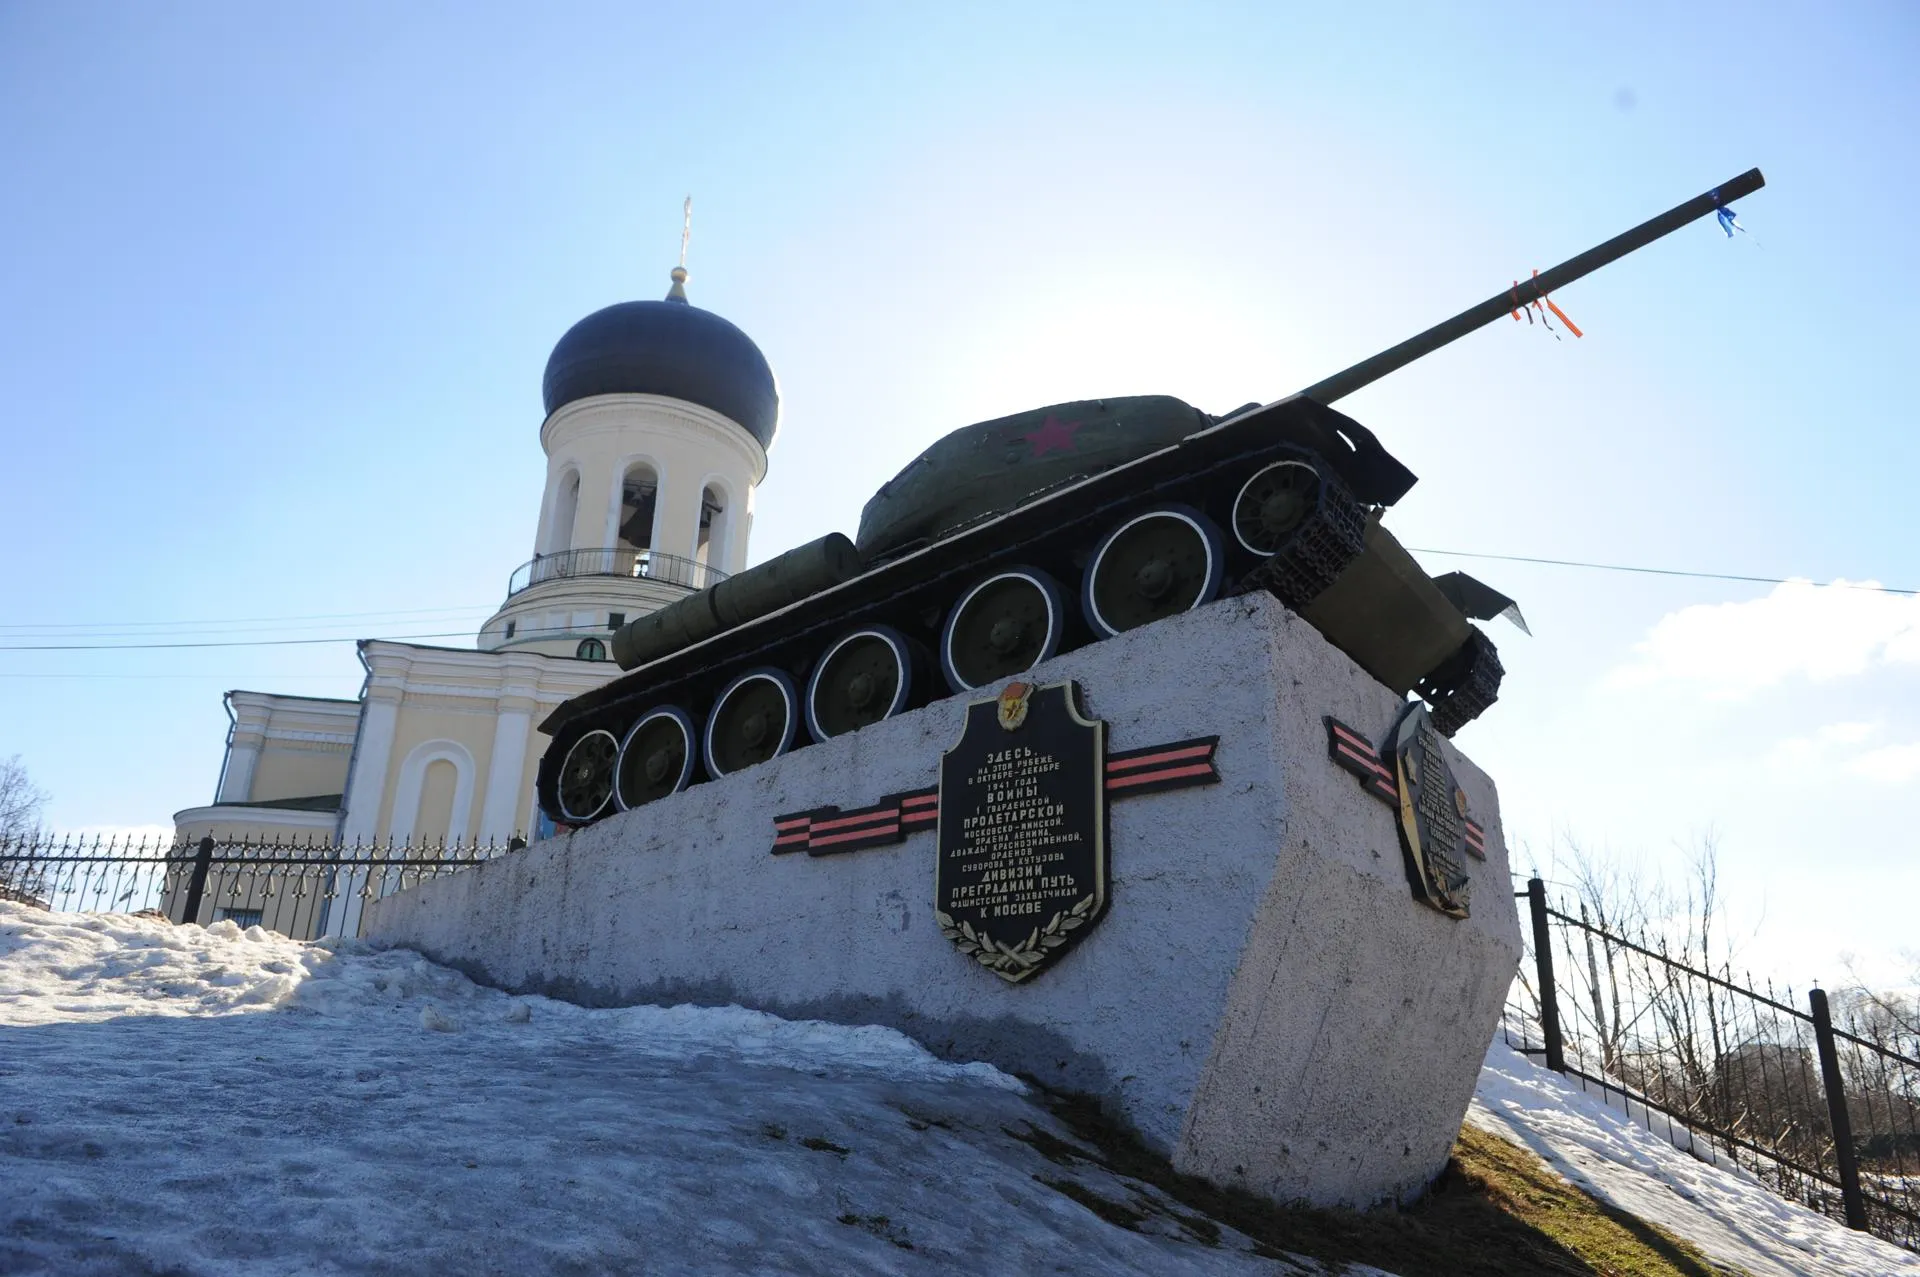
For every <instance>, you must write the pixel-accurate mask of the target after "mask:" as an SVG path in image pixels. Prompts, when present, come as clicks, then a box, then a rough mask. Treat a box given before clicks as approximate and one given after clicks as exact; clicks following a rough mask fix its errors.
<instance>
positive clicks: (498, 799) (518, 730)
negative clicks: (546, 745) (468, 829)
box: [480, 695, 533, 843]
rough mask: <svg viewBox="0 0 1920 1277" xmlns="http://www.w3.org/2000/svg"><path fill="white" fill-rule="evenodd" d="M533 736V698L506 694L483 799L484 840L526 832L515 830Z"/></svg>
mask: <svg viewBox="0 0 1920 1277" xmlns="http://www.w3.org/2000/svg"><path fill="white" fill-rule="evenodd" d="M532 735H533V697H532V696H531V695H502V696H501V697H500V717H499V718H497V719H495V720H494V724H493V756H492V761H491V762H489V763H488V764H487V792H486V795H485V797H484V798H482V799H481V808H480V839H481V841H483V842H494V843H505V842H506V841H507V839H509V838H511V837H513V836H514V835H515V834H518V833H525V832H526V831H525V830H521V829H515V828H514V821H515V819H516V818H517V817H518V815H519V813H520V776H521V774H522V773H523V772H524V771H525V770H526V765H527V740H528V738H529V737H531V736H532Z"/></svg>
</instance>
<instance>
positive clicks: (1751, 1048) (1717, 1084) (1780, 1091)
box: [1504, 878, 1920, 1250]
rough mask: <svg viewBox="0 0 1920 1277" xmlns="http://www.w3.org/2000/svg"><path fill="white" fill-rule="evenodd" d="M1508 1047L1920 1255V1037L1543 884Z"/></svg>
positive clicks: (1649, 1123)
mask: <svg viewBox="0 0 1920 1277" xmlns="http://www.w3.org/2000/svg"><path fill="white" fill-rule="evenodd" d="M1515 894H1516V895H1517V896H1518V897H1519V898H1520V899H1523V900H1526V901H1527V902H1528V905H1529V909H1530V912H1531V914H1532V922H1533V925H1532V928H1531V934H1530V935H1528V937H1527V949H1528V953H1527V957H1526V960H1525V961H1523V962H1522V963H1521V967H1520V975H1519V978H1518V979H1516V980H1515V981H1514V985H1513V991H1512V992H1511V994H1510V995H1509V997H1508V1001H1507V1014H1506V1018H1505V1029H1504V1032H1505V1036H1506V1041H1507V1044H1508V1045H1510V1046H1512V1047H1514V1048H1516V1049H1518V1050H1520V1051H1523V1052H1525V1053H1527V1054H1528V1055H1533V1056H1538V1057H1540V1058H1541V1059H1542V1061H1543V1062H1544V1063H1546V1064H1547V1065H1548V1066H1549V1067H1552V1068H1556V1069H1558V1070H1559V1071H1560V1072H1562V1073H1564V1074H1566V1075H1567V1076H1568V1077H1570V1078H1574V1079H1577V1080H1578V1081H1579V1082H1580V1084H1581V1085H1582V1087H1583V1088H1585V1089H1587V1090H1588V1091H1591V1092H1594V1093H1596V1094H1597V1095H1599V1096H1600V1097H1602V1098H1603V1099H1604V1100H1605V1101H1606V1102H1607V1103H1609V1104H1611V1105H1612V1106H1614V1107H1615V1108H1619V1109H1621V1110H1623V1111H1624V1112H1626V1113H1627V1114H1628V1115H1629V1116H1631V1117H1632V1118H1634V1119H1635V1120H1637V1121H1639V1122H1642V1123H1643V1124H1645V1126H1646V1127H1647V1129H1649V1130H1652V1131H1656V1132H1658V1133H1659V1134H1661V1135H1662V1136H1664V1137H1666V1138H1668V1139H1670V1140H1671V1141H1673V1142H1674V1143H1675V1144H1676V1145H1678V1146H1679V1147H1681V1148H1683V1149H1686V1150H1687V1151H1689V1152H1691V1153H1693V1154H1694V1155H1695V1156H1696V1157H1699V1158H1701V1159H1702V1160H1704V1161H1710V1162H1715V1163H1731V1164H1732V1165H1735V1166H1738V1167H1740V1168H1742V1169H1744V1170H1746V1171H1749V1172H1751V1173H1752V1174H1753V1175H1754V1176H1756V1177H1757V1178H1758V1179H1760V1180H1761V1181H1762V1182H1763V1183H1765V1184H1766V1185H1767V1186H1768V1187H1770V1188H1771V1189H1773V1190H1774V1191H1775V1192H1777V1193H1779V1194H1780V1195H1781V1196H1783V1197H1786V1198H1788V1199H1790V1200H1794V1201H1799V1202H1803V1203H1805V1204H1806V1205H1808V1206H1811V1207H1812V1208H1814V1209H1815V1210H1818V1211H1822V1212H1824V1213H1826V1214H1828V1215H1832V1216H1834V1217H1835V1218H1837V1219H1841V1220H1844V1221H1845V1222H1846V1223H1847V1224H1848V1226H1850V1227H1852V1228H1857V1229H1862V1230H1865V1231H1869V1232H1872V1233H1873V1234H1875V1235H1876V1236H1879V1237H1883V1238H1885V1239H1886V1240H1888V1241H1891V1242H1894V1243H1895V1244H1897V1245H1901V1246H1905V1247H1907V1248H1908V1249H1911V1250H1920V1033H1916V1032H1915V1030H1914V1026H1913V1025H1912V1024H1911V1023H1910V1022H1906V1021H1903V1019H1902V1017H1900V1016H1899V1015H1897V1014H1887V1013H1886V1008H1885V1007H1884V1005H1883V1004H1880V1003H1877V1002H1875V1001H1873V1000H1871V999H1863V998H1842V997H1837V996H1836V997H1835V998H1833V999H1831V1000H1830V999H1829V997H1828V995H1827V994H1826V993H1824V992H1823V991H1821V990H1819V989H1812V990H1809V991H1808V994H1807V1000H1806V1008H1807V1009H1806V1010H1801V1009H1800V1007H1799V1005H1798V1001H1799V999H1798V997H1797V995H1796V994H1795V993H1794V991H1793V990H1792V989H1791V988H1778V987H1776V986H1774V985H1773V984H1772V983H1771V982H1757V981H1755V980H1754V978H1753V977H1752V975H1751V974H1748V973H1744V972H1743V973H1739V978H1738V979H1736V973H1735V972H1734V971H1733V970H1732V969H1731V968H1730V967H1728V966H1726V965H1725V964H1721V965H1720V966H1719V967H1718V968H1715V967H1714V965H1713V964H1712V963H1711V962H1710V961H1709V960H1708V959H1707V958H1706V957H1705V956H1704V955H1703V954H1701V953H1698V952H1696V951H1694V949H1693V948H1692V946H1688V947H1687V948H1686V949H1685V950H1684V951H1682V952H1678V953H1676V952H1671V951H1669V948H1668V946H1667V944H1666V942H1665V941H1664V940H1662V939H1661V938H1659V937H1657V936H1633V937H1628V936H1624V935H1620V934H1618V933H1616V932H1614V931H1611V930H1609V929H1608V928H1606V927H1603V926H1599V925H1596V924H1595V923H1594V922H1593V921H1592V920H1591V919H1590V918H1589V917H1588V916H1587V912H1586V910H1585V908H1584V907H1582V906H1580V905H1577V904H1576V905H1574V906H1572V908H1571V909H1568V908H1566V907H1555V905H1554V904H1552V903H1550V902H1549V901H1548V898H1547V893H1546V885H1545V884H1544V883H1543V882H1542V881H1541V880H1540V879H1538V878H1535V879H1532V880H1530V881H1529V882H1528V884H1527V890H1525V891H1522V892H1517V893H1515Z"/></svg>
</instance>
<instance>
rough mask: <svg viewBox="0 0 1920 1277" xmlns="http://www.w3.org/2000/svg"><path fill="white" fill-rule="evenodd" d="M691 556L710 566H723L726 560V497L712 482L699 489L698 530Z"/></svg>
mask: <svg viewBox="0 0 1920 1277" xmlns="http://www.w3.org/2000/svg"><path fill="white" fill-rule="evenodd" d="M693 557H694V560H695V561H696V562H699V563H705V564H707V565H708V566H710V567H716V568H719V567H724V566H725V565H726V561H727V507H726V498H725V497H724V496H722V495H721V492H720V490H719V489H718V488H716V487H714V486H713V485H712V484H708V485H707V486H706V487H704V488H702V489H701V490H700V532H699V535H698V536H697V537H696V538H695V539H694V543H693Z"/></svg>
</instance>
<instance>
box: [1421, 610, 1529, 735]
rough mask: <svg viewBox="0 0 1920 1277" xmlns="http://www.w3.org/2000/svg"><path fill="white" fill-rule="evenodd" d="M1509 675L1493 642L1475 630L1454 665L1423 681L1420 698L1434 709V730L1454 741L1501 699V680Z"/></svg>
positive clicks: (1452, 662)
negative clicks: (1462, 730)
mask: <svg viewBox="0 0 1920 1277" xmlns="http://www.w3.org/2000/svg"><path fill="white" fill-rule="evenodd" d="M1506 672H1507V671H1506V668H1505V667H1504V666H1502V665H1501V664H1500V654H1499V652H1498V651H1496V650H1495V648H1494V646H1493V640H1492V639H1490V638H1488V637H1487V636H1486V635H1485V634H1482V633H1481V632H1480V631H1479V630H1475V631H1474V632H1473V637H1471V638H1469V639H1468V640H1467V641H1466V642H1465V643H1463V644H1461V645H1460V651H1459V652H1458V653H1457V654H1456V655H1455V656H1454V658H1453V659H1452V660H1451V661H1448V662H1447V664H1446V665H1445V666H1444V667H1443V668H1442V669H1441V670H1439V671H1436V672H1435V673H1434V674H1433V675H1430V676H1429V677H1427V678H1424V679H1422V680H1420V687H1419V689H1418V690H1419V692H1420V695H1421V696H1422V697H1423V698H1425V700H1426V702H1427V703H1428V704H1429V705H1431V706H1432V707H1433V726H1434V730H1435V731H1437V732H1439V733H1440V734H1441V735H1442V736H1447V737H1451V736H1452V735H1453V734H1454V733H1455V732H1457V731H1459V730H1460V729H1461V728H1462V727H1465V726H1466V725H1467V724H1468V723H1471V722H1472V721H1473V720H1474V719H1476V718H1478V717H1480V715H1482V714H1484V713H1486V711H1487V707H1488V706H1489V705H1492V704H1493V703H1494V702H1495V701H1497V700H1499V699H1500V680H1501V678H1502V677H1503V676H1504V675H1505V674H1506Z"/></svg>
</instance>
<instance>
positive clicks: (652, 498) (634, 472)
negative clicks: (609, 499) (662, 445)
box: [614, 461, 660, 575]
mask: <svg viewBox="0 0 1920 1277" xmlns="http://www.w3.org/2000/svg"><path fill="white" fill-rule="evenodd" d="M659 492H660V475H659V473H658V472H657V471H655V470H654V468H653V467H652V466H650V465H648V464H647V463H646V462H644V461H641V462H636V463H635V464H634V465H632V466H629V467H628V468H627V473H626V474H625V475H624V476H622V477H621V480H620V515H619V521H618V522H617V523H616V525H615V528H616V531H615V533H614V535H615V536H616V537H617V538H618V539H617V540H616V541H615V542H614V545H615V547H616V548H618V549H621V550H645V549H649V548H651V547H652V545H653V516H654V507H655V506H656V505H657V498H658V496H659ZM636 575H642V574H640V573H636Z"/></svg>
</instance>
